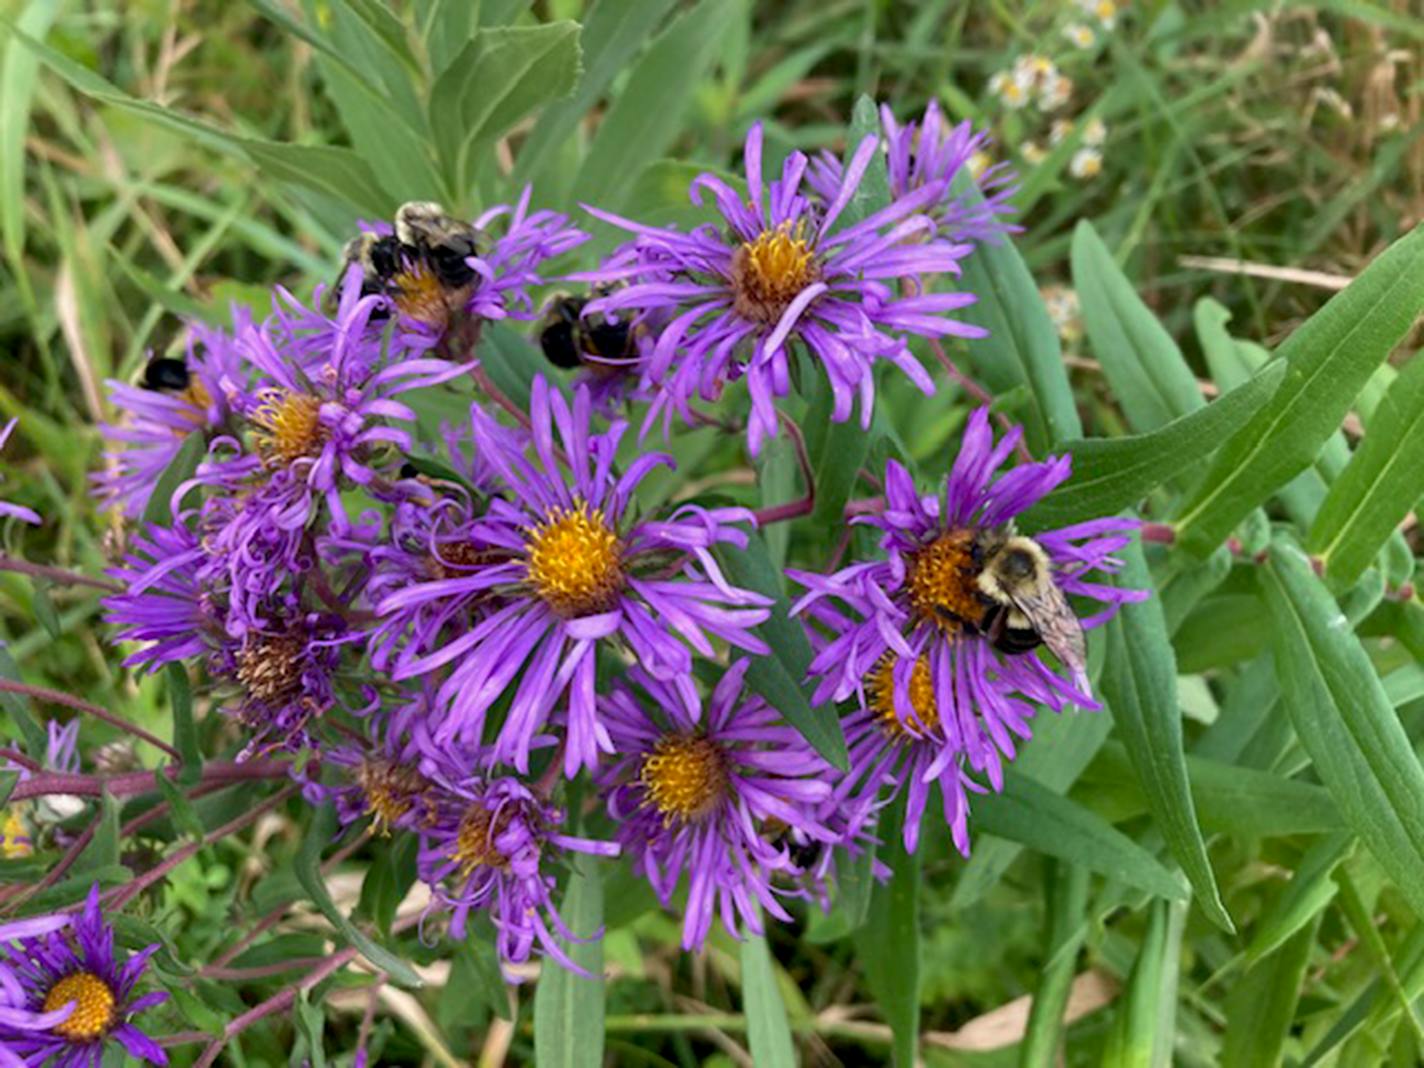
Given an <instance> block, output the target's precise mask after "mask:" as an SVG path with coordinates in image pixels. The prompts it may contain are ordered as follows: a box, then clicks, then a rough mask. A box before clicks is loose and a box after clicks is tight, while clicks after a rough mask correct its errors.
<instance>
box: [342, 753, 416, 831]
mask: <svg viewBox="0 0 1424 1068" xmlns="http://www.w3.org/2000/svg"><path fill="white" fill-rule="evenodd" d="M356 781H357V782H358V783H360V785H361V793H362V794H363V795H364V796H365V798H366V812H367V814H368V815H370V817H371V830H372V831H374V832H375V833H376V834H379V835H382V836H383V837H389V835H390V833H391V828H392V827H394V826H395V825H396V824H397V823H398V822H399V821H400V818H401V817H402V816H404V815H405V814H406V813H407V812H409V811H410V810H411V806H413V805H414V804H415V802H416V800H417V799H419V798H420V797H421V795H422V794H424V793H425V791H426V790H427V789H428V788H429V786H430V783H429V781H428V780H427V779H426V778H425V776H424V775H422V774H421V773H420V772H419V771H417V770H416V769H415V768H412V767H409V766H408V765H405V764H395V763H392V762H391V761H389V760H363V761H362V762H361V767H360V769H359V770H358V771H357V773H356Z"/></svg>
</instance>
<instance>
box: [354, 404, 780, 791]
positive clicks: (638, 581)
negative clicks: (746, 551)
mask: <svg viewBox="0 0 1424 1068" xmlns="http://www.w3.org/2000/svg"><path fill="white" fill-rule="evenodd" d="M590 409H591V402H590V399H589V396H588V393H587V391H586V390H582V389H580V390H577V391H575V393H574V401H573V404H572V406H570V404H569V403H568V402H567V401H566V400H565V399H564V397H563V396H562V395H561V394H559V393H558V392H556V391H553V390H551V389H550V388H549V386H548V384H547V383H546V382H545V381H544V379H543V378H542V377H540V378H536V379H535V380H534V386H533V390H532V396H531V414H532V417H533V429H532V435H525V434H523V433H520V432H515V431H511V430H509V429H507V428H505V427H502V426H501V425H500V424H498V423H496V422H495V421H494V420H493V419H492V418H491V417H490V416H489V415H487V414H486V413H485V412H483V411H482V410H481V409H480V408H479V407H475V408H473V409H472V410H471V413H470V416H471V420H472V422H473V426H474V438H475V444H476V447H477V449H478V450H479V452H480V454H481V455H482V456H483V458H484V460H485V461H486V462H487V463H488V464H489V465H490V467H491V468H492V469H493V470H494V471H495V472H497V475H498V480H499V482H500V483H501V484H502V485H503V489H504V493H505V495H504V496H495V497H492V498H491V499H490V500H489V503H488V508H487V510H486V511H485V512H484V513H483V514H481V515H479V516H478V517H476V518H474V519H472V520H470V521H469V522H468V523H466V524H464V525H463V526H461V527H459V528H456V530H455V531H450V532H449V534H447V535H445V538H446V540H445V542H443V543H442V548H441V552H442V555H443V556H444V558H446V559H454V558H455V557H454V556H453V554H452V553H453V551H452V550H451V549H446V548H444V547H443V546H444V545H446V544H449V543H450V542H449V538H450V535H453V534H455V533H457V532H458V533H459V534H460V535H461V536H462V537H464V538H465V539H466V540H467V541H468V542H469V543H470V545H471V546H473V547H474V550H475V551H476V552H477V553H482V554H486V558H485V559H476V560H474V561H473V564H472V566H471V567H470V569H469V571H468V573H465V574H455V573H452V574H451V575H450V576H449V577H447V578H441V579H438V580H436V581H432V582H422V583H417V584H415V585H413V586H410V587H408V588H406V589H402V590H397V591H395V592H392V593H390V594H388V595H387V596H386V597H384V598H383V599H382V600H381V602H380V603H379V604H378V605H377V611H378V612H379V613H380V614H382V615H386V614H390V613H404V614H406V616H407V619H408V621H409V623H410V625H411V626H412V628H415V627H416V626H417V624H419V623H420V622H421V620H419V619H418V618H417V616H416V615H415V613H416V612H417V611H424V612H426V622H425V625H424V626H421V627H420V628H419V629H418V630H417V631H416V633H415V635H414V636H413V638H412V640H411V641H410V642H409V643H408V644H407V645H406V647H405V648H404V649H403V650H402V652H401V654H400V656H399V657H397V658H396V660H395V670H394V675H395V677H396V678H397V679H398V680H399V679H406V678H412V677H415V676H420V675H425V674H427V673H430V672H433V671H436V670H437V669H441V668H444V667H445V666H446V665H450V668H451V670H450V671H449V674H448V676H447V677H446V678H445V680H444V681H443V683H442V684H441V686H440V688H439V691H438V696H437V700H438V703H439V704H440V705H441V706H442V708H443V709H444V718H443V722H442V723H441V724H440V726H439V727H438V728H437V729H436V731H435V737H436V739H437V741H439V742H442V743H443V742H448V741H450V740H459V741H461V742H462V743H463V744H465V745H468V746H474V745H478V744H479V743H480V741H481V739H482V737H483V731H484V725H485V716H486V713H488V712H489V710H490V709H491V707H493V705H494V704H495V702H496V701H498V700H499V699H500V697H501V695H502V694H504V693H505V691H506V690H507V689H508V688H509V687H510V686H511V684H512V683H513V680H514V679H515V677H516V676H517V675H518V674H519V672H520V671H521V669H522V670H523V673H524V674H523V678H522V679H521V680H520V682H519V683H518V685H517V687H515V690H514V693H513V696H512V700H511V703H510V705H509V709H508V712H507V713H506V715H505V718H504V721H503V725H502V726H501V728H500V731H499V736H498V738H497V739H496V741H495V744H494V756H495V758H496V759H498V760H499V761H501V762H504V763H509V764H512V765H514V766H515V767H517V768H518V769H519V770H520V771H527V770H528V761H529V748H530V745H531V742H532V740H533V738H534V736H535V734H536V732H538V731H539V730H540V729H541V728H542V727H543V726H544V725H545V723H546V722H548V721H549V719H550V717H551V716H552V715H553V713H554V711H555V708H556V706H557V705H558V704H559V703H560V700H561V698H563V697H564V696H565V695H567V706H568V708H567V718H566V724H567V748H566V750H565V753H564V767H565V770H566V771H567V773H568V774H569V775H570V776H572V775H574V774H576V773H577V771H578V769H579V768H580V767H585V766H592V765H594V764H595V763H596V762H597V760H598V753H599V751H600V750H601V751H603V752H605V753H607V752H613V742H612V739H611V738H610V737H609V735H608V732H607V731H606V730H605V729H604V727H603V725H602V723H601V722H600V721H599V717H598V713H597V710H596V707H595V702H594V679H595V672H596V667H597V649H598V646H599V645H600V643H602V642H604V641H610V640H613V639H615V638H617V639H619V640H620V641H621V643H622V644H623V646H624V647H625V648H626V649H627V650H628V652H629V653H631V654H632V657H633V658H634V659H635V660H636V661H637V662H638V663H640V664H641V665H642V666H643V667H644V668H645V669H646V670H647V671H648V672H649V673H650V674H651V675H653V676H655V677H657V678H660V679H666V680H673V682H674V685H675V688H676V690H677V692H678V693H679V694H681V700H682V701H683V702H684V704H685V705H686V707H687V708H688V710H689V711H692V710H694V709H695V708H696V694H695V691H694V690H693V688H692V683H691V678H690V673H691V668H692V656H691V654H690V652H689V651H688V645H691V646H692V647H693V648H694V649H696V650H697V651H698V652H700V653H702V654H703V655H704V656H711V655H713V647H712V644H711V642H710V641H709V640H708V635H709V634H710V635H714V636H716V637H719V638H721V639H722V640H723V641H726V642H727V643H729V644H731V645H734V646H737V647H739V648H742V649H748V650H751V651H754V652H763V653H764V652H766V646H765V645H764V644H763V643H762V642H761V641H760V640H759V639H758V638H756V637H754V636H753V635H752V634H751V633H750V628H751V627H754V626H755V625H756V624H758V623H761V622H762V621H763V620H765V619H766V617H767V610H766V608H765V607H764V606H765V605H766V604H767V600H766V598H764V597H762V596H760V595H759V594H754V593H750V592H748V591H746V590H740V589H737V588H735V587H733V586H730V585H728V583H727V581H726V579H725V578H723V576H722V573H721V571H720V570H719V569H718V567H717V564H716V562H715V561H714V559H713V557H712V554H711V551H710V550H711V548H712V546H714V545H716V544H718V543H728V544H732V545H736V546H741V547H744V546H745V545H746V534H745V533H744V532H743V531H742V530H741V529H739V528H738V527H737V526H735V525H734V524H738V523H743V522H751V521H752V517H751V513H749V512H748V511H747V510H746V509H743V508H713V509H706V508H701V507H698V506H696V505H691V504H685V505H682V506H680V507H679V508H677V509H676V510H675V511H673V512H672V514H671V515H669V516H667V517H666V518H664V519H644V520H640V521H634V520H633V519H632V518H631V516H630V515H629V512H630V506H631V504H632V500H633V493H634V491H635V489H636V488H637V485H638V483H639V482H640V481H641V480H642V479H643V478H644V476H646V475H647V474H648V472H649V471H651V470H653V469H654V468H655V467H657V466H659V465H661V464H669V465H670V464H671V460H670V458H669V457H667V456H663V455H660V454H643V455H640V456H638V457H637V458H636V459H635V460H633V462H632V463H630V464H629V465H628V467H627V470H625V471H624V472H623V473H622V474H621V475H620V474H616V473H615V472H614V467H613V464H614V455H615V453H616V451H617V447H618V441H619V439H620V438H621V437H622V435H623V432H624V430H625V429H626V425H625V424H624V423H622V422H616V421H615V422H614V423H613V424H612V425H611V426H610V427H609V429H608V430H607V431H606V432H605V433H602V434H590V433H589V417H590ZM555 429H557V432H558V434H557V436H558V441H559V442H560V443H561V446H560V445H559V444H556V441H555ZM530 450H532V452H533V455H532V456H530V455H529V452H530ZM480 598H488V599H490V603H489V604H488V606H487V607H485V608H483V609H482V611H483V613H484V614H483V615H482V617H481V618H480V619H479V620H478V622H475V623H474V624H473V625H472V626H470V628H469V630H468V631H467V632H466V633H465V634H463V635H461V636H460V637H458V638H455V639H454V640H448V641H447V640H444V639H443V638H440V637H439V635H440V634H441V633H443V626H442V628H439V629H435V630H432V627H433V626H434V624H436V623H441V624H443V622H444V621H445V620H447V619H448V618H449V614H448V613H445V612H442V611H441V610H439V609H438V608H437V607H436V606H437V605H438V604H440V603H449V602H452V601H459V602H460V603H461V604H462V605H464V606H469V605H472V603H473V602H474V601H476V600H478V599H480Z"/></svg>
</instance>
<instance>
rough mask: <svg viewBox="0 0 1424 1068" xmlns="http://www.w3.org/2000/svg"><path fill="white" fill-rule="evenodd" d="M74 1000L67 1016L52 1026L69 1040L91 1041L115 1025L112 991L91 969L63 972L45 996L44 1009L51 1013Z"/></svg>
mask: <svg viewBox="0 0 1424 1068" xmlns="http://www.w3.org/2000/svg"><path fill="white" fill-rule="evenodd" d="M71 1001H72V1002H74V1003H75V1004H74V1011H73V1012H72V1013H70V1015H69V1019H67V1020H65V1021H63V1022H62V1023H57V1024H55V1025H54V1032H55V1034H57V1035H61V1036H63V1037H64V1038H67V1039H69V1041H70V1042H92V1041H93V1040H94V1039H96V1038H99V1037H100V1036H101V1035H103V1034H105V1033H106V1032H107V1031H108V1030H109V1028H110V1027H112V1026H113V1025H114V1017H115V1015H116V1014H115V1011H114V1004H115V1000H114V992H113V991H112V990H111V989H109V984H108V983H106V982H104V980H102V979H100V978H99V977H98V976H97V975H95V974H94V973H93V972H75V973H74V974H73V975H66V976H65V977H64V978H63V979H61V980H60V981H59V982H57V983H55V984H54V986H53V987H51V988H50V992H49V993H48V994H46V995H45V999H44V1011H45V1012H54V1011H55V1010H56V1009H62V1008H64V1006H66V1005H68V1004H69V1003H70V1002H71Z"/></svg>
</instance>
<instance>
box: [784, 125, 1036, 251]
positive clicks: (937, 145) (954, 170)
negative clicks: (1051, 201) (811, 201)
mask: <svg viewBox="0 0 1424 1068" xmlns="http://www.w3.org/2000/svg"><path fill="white" fill-rule="evenodd" d="M880 122H881V126H882V128H883V130H884V133H885V145H886V167H887V171H888V175H889V179H890V195H891V196H892V197H895V198H899V197H906V196H909V195H910V194H911V193H913V192H915V191H917V190H919V189H923V188H925V187H927V186H928V187H932V188H935V189H937V190H939V195H938V197H937V198H936V199H935V201H934V202H933V203H932V204H930V205H927V206H926V208H925V209H924V210H925V214H927V215H928V216H929V217H930V218H931V219H933V220H934V221H935V224H936V226H937V227H938V233H939V234H940V235H941V236H947V237H950V238H952V239H953V240H956V241H976V242H977V241H995V240H997V239H998V238H999V236H1000V235H1001V234H1004V233H1007V232H1012V231H1014V230H1018V229H1020V228H1019V227H1017V226H1014V225H1013V224H1012V223H1010V222H1008V221H1007V219H1006V218H1005V217H1006V216H1008V215H1011V214H1013V212H1014V210H1015V209H1014V206H1013V205H1012V204H1011V203H1010V201H1009V198H1010V197H1012V196H1013V195H1014V193H1016V192H1017V191H1018V186H1017V185H1016V184H1015V176H1014V173H1013V171H1012V170H1011V169H1010V168H1009V167H1008V165H1007V164H1004V163H995V164H992V165H990V166H988V167H986V168H985V169H984V170H982V171H981V172H980V173H979V174H978V175H977V177H976V178H975V179H974V180H975V183H976V184H977V185H978V187H979V191H980V193H981V194H982V196H978V197H976V196H971V195H966V194H965V193H963V192H961V191H959V190H957V189H956V188H954V185H955V179H956V178H958V177H959V175H960V173H961V172H964V173H968V171H969V168H971V167H972V166H973V161H974V159H975V157H976V156H978V155H980V154H982V153H984V151H985V149H986V148H987V147H988V144H989V134H988V132H987V131H984V130H978V131H976V130H975V129H974V127H973V124H972V123H970V122H969V120H968V119H965V120H964V121H963V122H961V123H959V124H958V125H957V126H951V125H949V123H947V122H946V121H945V118H944V115H943V113H942V112H941V111H940V108H939V102H938V101H936V100H931V101H930V102H929V106H928V107H926V108H925V114H924V118H922V119H921V120H920V121H919V122H908V123H906V124H905V125H904V126H901V125H900V124H899V123H898V122H896V121H895V115H894V113H893V112H892V111H891V110H890V108H889V106H888V105H884V104H882V105H881V107H880ZM806 180H807V184H809V185H810V186H811V188H812V189H813V190H815V192H816V195H817V196H819V197H820V198H821V199H822V200H824V201H825V202H827V203H830V202H831V201H833V200H835V197H836V193H837V192H838V191H839V189H840V188H841V185H842V184H843V182H844V168H843V167H842V166H841V161H840V160H839V159H837V158H836V157H835V156H834V155H832V154H831V153H829V152H822V153H821V154H820V155H818V156H817V158H816V159H815V160H813V161H812V163H811V167H810V171H809V172H808V174H807V178H806Z"/></svg>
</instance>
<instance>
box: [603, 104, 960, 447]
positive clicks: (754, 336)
mask: <svg viewBox="0 0 1424 1068" xmlns="http://www.w3.org/2000/svg"><path fill="white" fill-rule="evenodd" d="M878 151H879V139H878V138H877V137H875V136H868V137H866V138H865V140H864V141H862V142H861V144H860V145H859V146H858V147H857V149H856V152H855V154H854V156H853V158H852V159H851V161H850V165H849V166H848V167H847V168H846V171H845V174H844V175H843V177H842V180H841V182H840V184H839V186H838V188H837V189H836V191H835V194H834V195H833V196H831V197H829V198H828V199H826V200H825V201H824V202H822V201H821V200H820V199H819V198H815V197H814V190H812V189H811V188H810V187H809V186H808V185H807V183H806V174H807V168H808V161H807V159H806V156H805V155H804V154H803V153H800V152H793V153H792V154H791V155H790V156H789V157H788V158H787V160H786V162H785V164H784V165H783V167H782V172H781V177H780V179H777V180H774V181H772V182H770V183H767V184H765V185H764V184H763V181H762V130H761V126H760V125H757V126H754V127H752V130H751V132H750V133H749V134H748V135H747V141H746V153H745V155H746V174H747V195H746V196H743V195H742V194H741V193H739V192H738V191H736V190H735V189H733V188H732V187H731V186H729V185H727V183H725V182H724V181H722V180H721V179H720V178H717V177H716V176H714V175H711V174H703V175H700V176H699V177H698V178H696V179H695V180H694V181H693V183H692V196H693V199H694V201H695V202H698V203H700V202H701V197H702V195H703V193H704V192H706V193H709V194H710V195H711V196H712V198H713V200H714V201H715V203H716V206H717V208H718V210H719V211H720V212H721V214H722V216H723V218H724V220H725V222H726V229H725V231H723V230H718V229H717V228H715V227H713V226H710V225H709V226H700V227H697V228H695V229H694V230H692V231H691V232H690V233H681V232H679V231H677V230H672V229H664V228H659V227H652V226H644V225H642V224H640V223H636V222H632V221H630V220H627V219H623V218H620V217H618V216H614V215H609V214H607V213H605V212H601V211H598V210H597V209H594V208H589V209H588V210H589V211H590V212H591V213H592V214H594V215H596V216H597V217H598V218H600V219H604V220H605V221H607V222H610V223H612V224H614V225H615V226H620V227H623V228H624V229H627V230H630V231H632V232H633V233H634V234H636V235H637V236H636V237H635V239H634V240H633V242H632V244H631V245H630V246H629V247H628V248H627V249H625V250H624V251H623V252H622V253H621V254H619V255H616V256H614V257H612V258H611V259H610V260H609V261H608V262H607V263H606V264H605V265H604V267H603V268H602V269H601V270H599V271H596V272H593V273H591V274H589V275H587V276H586V277H587V278H588V279H589V280H592V281H602V282H612V281H618V280H623V279H627V280H630V281H631V284H630V285H628V286H626V287H624V288H622V289H619V290H617V291H616V292H614V293H612V294H610V295H609V296H606V297H603V298H601V299H599V300H595V301H593V302H591V303H590V304H589V306H588V312H589V313H595V312H609V311H615V312H616V311H620V310H625V309H626V310H629V311H634V312H635V313H636V317H635V321H636V322H640V323H648V324H649V325H650V327H651V325H652V323H653V322H654V320H655V318H656V319H657V321H659V322H661V323H665V325H660V326H659V328H658V329H657V331H656V332H657V342H656V344H655V345H654V346H653V352H652V356H651V357H650V359H649V361H648V367H647V372H646V374H647V378H648V380H649V382H650V384H651V386H652V387H655V389H656V396H655V399H654V401H653V404H652V406H651V408H650V410H649V413H648V420H649V422H651V421H652V420H653V419H654V418H656V416H657V415H658V414H659V413H663V414H664V415H665V416H666V414H667V413H668V412H669V411H671V410H676V411H678V412H679V413H681V414H682V416H683V418H684V419H686V420H689V421H690V420H691V411H690V408H689V402H690V401H691V400H692V399H693V398H694V397H701V398H702V399H703V400H714V399H716V397H718V396H719V395H720V393H721V390H722V386H723V384H724V383H725V382H727V381H730V380H733V379H737V378H741V377H745V378H746V379H747V384H748V387H749V391H750V395H751V416H750V419H749V421H748V428H747V429H748V444H749V446H750V448H751V450H752V452H753V453H756V452H757V451H759V449H760V446H761V442H762V440H763V438H765V437H768V436H772V435H775V434H776V431H777V417H776V410H775V402H776V399H777V398H779V397H782V396H785V395H786V394H787V393H788V392H789V391H790V388H791V366H792V362H793V361H792V358H791V357H792V351H793V348H792V344H791V343H792V342H793V341H799V342H800V343H801V344H802V345H803V346H804V347H805V348H806V350H807V351H809V352H810V353H811V355H812V356H814V357H815V359H816V360H817V361H818V362H819V363H820V364H821V366H822V367H823V368H824V370H825V373H826V377H827V380H828V381H829V383H830V388H831V392H832V396H833V398H834V405H833V409H832V418H833V419H834V420H835V421H836V422H845V421H846V420H847V419H849V418H850V415H851V410H852V408H853V406H854V404H855V402H856V399H857V398H859V402H860V415H861V422H862V425H864V426H867V427H868V426H869V425H870V418H871V412H872V405H873V401H874V391H875V382H874V375H873V365H874V364H875V362H876V361H877V360H888V361H889V362H891V363H893V364H894V365H895V366H897V367H899V368H900V370H901V371H903V372H904V373H905V374H906V375H907V376H909V378H910V379H911V380H912V381H913V382H914V383H915V384H916V385H917V386H919V387H920V388H921V389H922V390H924V391H925V392H926V393H932V392H934V382H933V381H932V379H931V378H930V376H929V374H928V373H927V372H926V371H925V369H924V368H923V367H922V366H920V364H919V362H918V361H917V360H916V358H915V357H914V355H913V354H912V353H911V352H910V348H909V339H910V338H911V337H913V336H926V337H944V336H954V337H983V336H984V331H983V330H982V329H980V328H979V327H975V326H970V325H968V324H965V323H961V322H957V321H955V320H954V319H950V318H948V317H947V316H946V314H945V313H947V312H951V311H953V310H955V309H956V308H962V307H964V306H965V305H967V304H972V303H973V302H974V299H975V298H974V296H973V294H970V293H922V292H920V290H922V289H923V288H924V286H923V284H922V283H921V281H920V280H921V279H922V278H923V277H924V276H927V275H937V274H954V275H958V274H959V272H960V267H959V260H960V259H961V258H962V257H963V256H965V255H966V254H967V253H968V252H969V251H970V250H971V249H972V247H973V246H972V245H969V244H965V243H961V242H959V241H957V240H954V239H945V238H943V237H941V236H939V235H938V234H937V233H936V232H935V224H934V222H933V221H932V220H931V219H930V217H929V216H928V215H926V214H924V211H925V210H926V209H928V208H930V207H931V206H933V205H935V204H937V203H938V202H939V200H940V199H941V196H942V189H941V185H940V184H930V185H925V186H922V187H920V188H918V189H915V190H912V191H911V192H909V193H907V194H906V195H904V196H900V197H897V198H895V199H894V201H892V203H891V204H890V205H889V206H887V207H885V208H883V209H882V210H880V211H877V212H875V213H874V214H872V215H870V216H869V217H868V218H865V219H862V220H861V221H859V222H856V223H854V224H852V225H848V226H843V227H840V228H839V229H837V228H836V223H837V221H838V220H839V219H840V217H841V215H842V213H843V212H844V211H845V208H846V206H847V205H848V204H849V203H850V201H851V198H852V197H853V196H854V195H855V193H856V190H857V189H858V188H859V186H860V182H861V179H862V178H863V177H864V175H865V171H866V169H867V168H868V167H869V166H870V163H871V160H872V158H873V157H874V156H875V154H876V153H877V152H878ZM898 285H903V286H904V288H905V289H906V290H907V291H908V292H907V293H906V295H903V296H902V295H900V294H899V292H898V291H897V286H898Z"/></svg>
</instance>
